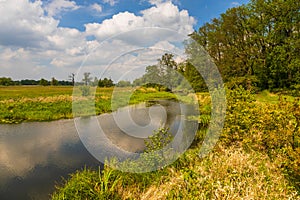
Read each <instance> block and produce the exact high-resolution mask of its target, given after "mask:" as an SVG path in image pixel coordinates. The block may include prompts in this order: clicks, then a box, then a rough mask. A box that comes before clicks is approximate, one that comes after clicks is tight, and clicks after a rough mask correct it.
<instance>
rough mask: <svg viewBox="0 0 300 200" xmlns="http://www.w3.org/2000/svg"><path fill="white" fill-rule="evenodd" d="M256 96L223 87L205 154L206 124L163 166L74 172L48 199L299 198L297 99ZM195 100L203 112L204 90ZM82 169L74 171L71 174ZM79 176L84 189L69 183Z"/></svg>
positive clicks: (299, 114)
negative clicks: (220, 118)
mask: <svg viewBox="0 0 300 200" xmlns="http://www.w3.org/2000/svg"><path fill="white" fill-rule="evenodd" d="M264 96H265V97H266V99H262V98H263V97H264ZM255 98H256V96H253V95H252V94H250V92H248V91H244V90H235V91H227V104H228V108H227V116H226V121H225V126H224V129H223V133H222V135H221V137H220V140H219V141H218V143H217V145H216V146H215V147H214V149H213V151H212V152H210V153H209V154H208V155H207V156H206V157H204V158H200V157H199V150H200V148H201V146H202V142H203V139H204V136H205V134H206V130H205V128H204V129H201V130H199V131H198V133H197V135H196V138H195V140H194V142H193V144H192V145H191V147H190V148H189V149H188V150H187V151H186V152H185V153H184V154H183V155H181V156H180V158H179V159H178V160H177V161H175V162H174V163H173V164H171V165H170V166H168V167H165V168H162V169H160V170H158V171H154V172H150V173H143V174H134V173H125V172H121V171H118V170H114V169H112V168H109V167H107V166H106V168H105V169H104V170H103V172H102V173H103V175H101V176H103V177H104V176H105V175H104V174H110V177H111V179H105V181H104V179H103V178H102V179H101V180H100V181H99V180H93V181H91V182H89V184H88V185H87V184H85V183H84V182H85V181H86V180H90V179H91V178H92V177H93V178H97V175H96V174H95V172H92V173H94V174H90V175H88V176H87V177H86V178H85V179H84V180H79V179H78V178H74V177H75V175H74V174H73V175H71V177H70V179H69V180H66V181H65V182H64V183H62V184H61V185H59V186H58V187H57V190H56V192H55V193H54V194H53V195H52V199H53V200H61V199H74V198H75V199H76V198H77V197H78V196H76V195H74V194H78V195H80V199H137V200H144V199H300V181H299V180H300V170H299V166H300V105H299V102H295V101H296V100H297V99H294V100H295V101H293V102H292V101H289V100H284V99H281V100H279V99H278V100H274V99H275V97H274V99H273V97H269V95H265V94H263V95H262V96H260V98H261V99H258V100H256V99H255ZM198 100H199V104H200V106H201V108H200V110H202V111H203V112H206V114H208V113H209V112H210V110H209V109H208V107H209V104H210V98H209V97H208V95H207V94H198ZM273 100H274V101H273ZM262 102H263V103H262ZM203 127H205V126H203ZM85 174H86V171H83V172H77V173H76V177H82V176H84V175H85ZM103 181H104V183H103ZM80 182H81V183H82V184H83V185H84V186H85V187H84V188H85V189H84V190H82V189H80V188H79V187H75V185H73V184H79V183H80ZM103 184H105V185H108V186H112V185H113V189H112V187H108V188H109V194H110V195H112V194H113V195H114V196H109V198H107V196H105V195H107V193H105V191H108V190H107V189H103V190H101V189H100V190H99V189H98V188H99V187H98V185H103ZM95 188H96V189H95ZM87 191H88V192H87ZM90 193H93V196H92V197H91V196H89V194H90ZM104 193H105V195H104Z"/></svg>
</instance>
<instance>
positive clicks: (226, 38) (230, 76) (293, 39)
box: [186, 0, 300, 89]
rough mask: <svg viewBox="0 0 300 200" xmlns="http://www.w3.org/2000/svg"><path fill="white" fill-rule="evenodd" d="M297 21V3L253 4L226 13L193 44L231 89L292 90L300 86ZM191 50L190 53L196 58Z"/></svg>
mask: <svg viewBox="0 0 300 200" xmlns="http://www.w3.org/2000/svg"><path fill="white" fill-rule="evenodd" d="M299 16H300V15H299V2H298V1H294V0H287V1H282V0H274V1H262V0H253V1H251V2H250V3H249V4H246V5H241V6H238V7H234V8H230V9H228V10H227V11H226V12H225V13H223V14H221V16H220V17H219V18H217V19H213V20H212V21H211V22H210V23H206V24H204V25H203V26H202V27H200V28H199V30H198V31H197V32H194V33H193V34H191V38H193V39H194V40H195V41H196V43H197V44H199V45H201V46H203V47H204V48H205V50H206V51H207V52H208V53H209V55H210V56H211V57H212V58H213V60H214V62H215V63H216V65H217V66H218V67H219V70H220V72H221V74H222V76H223V78H224V80H225V81H226V82H229V83H228V84H229V86H230V87H231V86H232V84H233V83H237V84H242V85H243V86H244V87H245V88H249V86H250V85H252V84H253V85H252V86H254V87H256V86H257V87H259V88H261V89H273V88H289V87H290V86H292V85H295V84H299V81H300V76H299V75H300V73H299V71H300V65H299V63H300V61H299V60H300V58H299V52H300V46H299V44H300V43H299V27H300V26H299V20H300V17H299ZM193 45H194V44H193V43H191V44H188V45H187V47H186V49H187V52H188V54H189V55H190V56H191V57H193V58H196V57H197V56H199V55H198V54H193V51H195V50H193ZM243 79H244V80H243ZM199 80H200V79H199Z"/></svg>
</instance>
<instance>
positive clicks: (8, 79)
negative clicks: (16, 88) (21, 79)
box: [0, 77, 14, 86]
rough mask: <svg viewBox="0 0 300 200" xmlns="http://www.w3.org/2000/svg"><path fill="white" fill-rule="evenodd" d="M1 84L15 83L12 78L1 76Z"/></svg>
mask: <svg viewBox="0 0 300 200" xmlns="http://www.w3.org/2000/svg"><path fill="white" fill-rule="evenodd" d="M0 85H4V86H9V85H14V82H13V80H12V79H11V78H7V77H2V78H0Z"/></svg>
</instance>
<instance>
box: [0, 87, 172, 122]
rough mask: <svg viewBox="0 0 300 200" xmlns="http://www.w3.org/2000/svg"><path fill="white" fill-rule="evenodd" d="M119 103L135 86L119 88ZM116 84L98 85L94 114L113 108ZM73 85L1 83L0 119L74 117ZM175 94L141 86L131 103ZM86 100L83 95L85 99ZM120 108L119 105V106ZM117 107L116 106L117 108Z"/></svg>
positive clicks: (36, 119)
mask: <svg viewBox="0 0 300 200" xmlns="http://www.w3.org/2000/svg"><path fill="white" fill-rule="evenodd" d="M116 90H118V95H119V96H118V97H120V98H119V99H118V103H119V105H117V106H118V107H121V106H125V105H126V104H127V102H126V101H122V100H123V98H122V94H124V95H123V96H124V98H125V97H126V94H128V92H129V91H131V90H132V88H118V89H116ZM112 92H113V88H112V87H111V88H97V89H96V92H95V112H96V113H95V114H97V115H99V114H102V113H107V112H111V111H112V110H113V109H112V108H111V96H112ZM72 94H73V87H71V86H53V87H52V86H46V87H45V86H9V87H0V123H20V122H24V121H50V120H57V119H70V118H73V117H74V116H73V113H72ZM157 98H167V99H170V98H174V95H173V94H171V93H168V92H164V91H157V90H155V89H151V88H140V89H137V90H135V91H134V92H133V94H132V96H131V98H130V102H129V103H130V104H135V103H139V102H143V101H145V100H147V99H157ZM83 100H84V99H83ZM116 108H117V107H116ZM116 108H114V109H116Z"/></svg>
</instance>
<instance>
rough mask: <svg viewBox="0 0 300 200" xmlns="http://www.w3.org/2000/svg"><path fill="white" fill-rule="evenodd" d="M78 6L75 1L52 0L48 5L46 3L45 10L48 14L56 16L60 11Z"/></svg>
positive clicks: (75, 8)
mask: <svg viewBox="0 0 300 200" xmlns="http://www.w3.org/2000/svg"><path fill="white" fill-rule="evenodd" d="M78 8H80V6H78V5H76V2H75V1H69V0H52V1H51V2H50V3H49V4H48V5H46V7H45V10H46V11H47V13H48V16H51V17H52V16H57V15H59V14H60V13H61V12H65V11H70V10H77V9H78Z"/></svg>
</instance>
